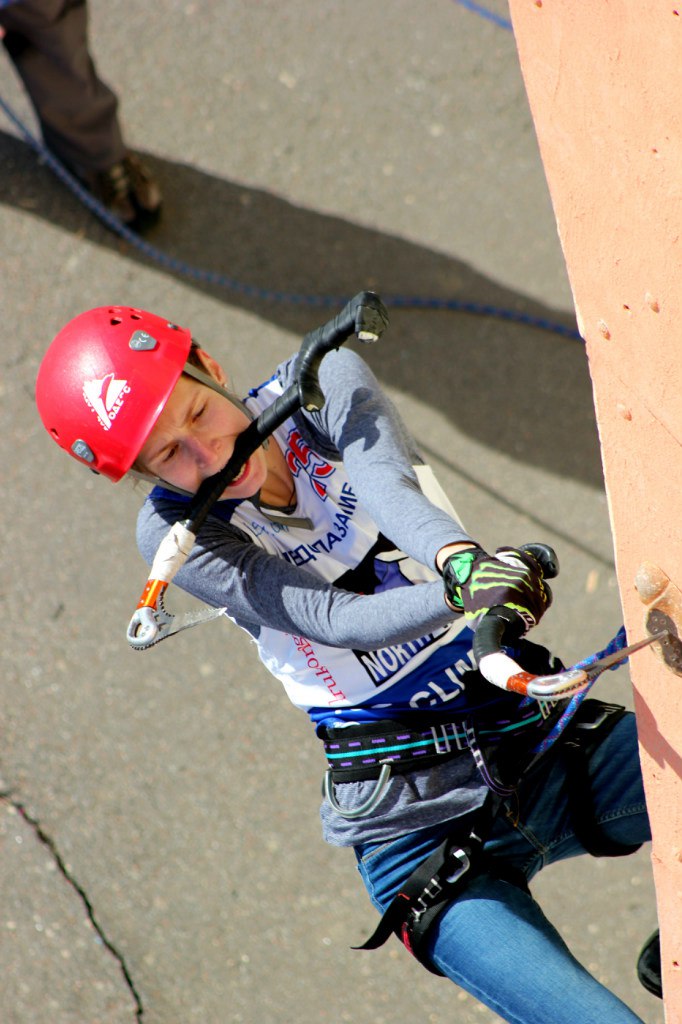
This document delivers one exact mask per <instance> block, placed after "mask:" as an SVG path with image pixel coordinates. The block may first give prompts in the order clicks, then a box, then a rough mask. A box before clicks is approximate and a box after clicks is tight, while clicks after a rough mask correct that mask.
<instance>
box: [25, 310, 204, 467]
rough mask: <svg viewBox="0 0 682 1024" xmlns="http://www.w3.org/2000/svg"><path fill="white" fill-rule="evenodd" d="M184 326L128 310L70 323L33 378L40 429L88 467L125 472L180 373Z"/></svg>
mask: <svg viewBox="0 0 682 1024" xmlns="http://www.w3.org/2000/svg"><path fill="white" fill-rule="evenodd" d="M191 344H192V339H191V336H190V332H189V331H188V330H186V329H185V328H184V327H178V326H177V325H176V324H172V323H169V322H168V321H167V320H165V319H164V318H163V317H160V316H155V315H154V314H153V313H145V312H144V310H141V309H131V308H130V307H128V306H102V307H100V308H98V309H91V310H89V311H88V312H87V313H81V315H80V316H77V317H76V318H75V319H74V320H71V321H70V322H69V323H68V324H67V325H66V326H65V327H63V328H62V330H61V331H60V332H59V334H58V335H57V336H56V338H55V339H54V341H53V342H52V344H51V345H50V347H49V348H48V350H47V352H46V353H45V356H44V358H43V361H42V363H41V364H40V369H39V370H38V379H37V381H36V402H37V404H38V411H39V412H40V416H41V419H42V421H43V424H44V425H45V429H46V430H47V431H48V432H49V433H50V434H51V435H52V437H53V438H54V440H55V441H56V442H57V444H58V445H59V446H60V447H61V448H63V449H64V450H65V451H67V452H68V453H69V454H70V455H72V456H73V457H74V458H76V459H78V460H79V461H80V462H83V463H84V464H85V465H86V466H89V467H90V469H93V470H95V471H96V472H98V473H102V474H103V475H104V476H108V477H109V478H110V479H111V480H113V481H114V482H116V481H117V480H120V479H121V477H122V476H123V475H124V474H125V473H127V472H128V470H129V469H130V467H131V466H132V464H133V462H134V461H135V459H136V458H137V456H138V455H139V453H140V450H141V448H142V446H143V445H144V443H145V441H146V440H147V438H148V437H149V434H150V432H151V430H152V427H153V426H154V424H155V423H156V421H157V419H158V417H159V415H160V413H161V411H162V409H163V407H164V405H165V404H166V401H167V400H168V396H169V395H170V393H171V391H172V390H173V388H174V387H175V384H176V382H177V380H178V378H179V377H180V374H181V373H182V371H183V370H184V368H185V362H186V360H187V354H188V352H189V350H190V347H191Z"/></svg>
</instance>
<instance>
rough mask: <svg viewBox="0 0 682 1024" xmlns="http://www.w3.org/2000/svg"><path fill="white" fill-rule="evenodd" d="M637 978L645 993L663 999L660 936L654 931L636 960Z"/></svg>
mask: <svg viewBox="0 0 682 1024" xmlns="http://www.w3.org/2000/svg"><path fill="white" fill-rule="evenodd" d="M637 977H638V978H639V980H640V981H641V983H642V985H644V988H645V989H646V990H647V992H651V994H652V995H654V996H658V998H659V999H662V998H663V986H662V985H661V941H660V934H659V932H658V931H655V932H654V934H653V935H652V936H651V938H650V939H649V940H648V941H647V943H646V944H645V946H644V948H643V949H642V952H641V953H640V954H639V959H638V960H637Z"/></svg>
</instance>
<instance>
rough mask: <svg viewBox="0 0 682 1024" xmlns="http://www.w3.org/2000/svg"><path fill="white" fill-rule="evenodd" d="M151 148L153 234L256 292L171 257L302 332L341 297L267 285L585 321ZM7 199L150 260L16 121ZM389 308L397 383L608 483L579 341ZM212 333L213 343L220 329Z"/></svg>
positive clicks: (247, 306) (383, 350)
mask: <svg viewBox="0 0 682 1024" xmlns="http://www.w3.org/2000/svg"><path fill="white" fill-rule="evenodd" d="M145 157H146V159H147V160H148V162H149V163H150V165H151V166H152V168H153V169H154V171H155V172H156V174H157V175H158V177H159V179H160V181H161V184H162V188H163V192H164V197H165V212H164V218H163V221H162V222H161V224H159V225H158V226H157V227H156V228H155V229H154V231H153V232H152V233H151V234H150V235H148V236H147V241H149V243H150V244H151V245H153V246H154V247H155V248H158V249H159V250H161V251H162V252H164V253H166V254H168V255H169V256H171V257H174V258H175V259H178V260H181V261H183V262H184V263H186V264H188V265H191V266H195V267H199V268H202V269H203V270H210V271H212V272H214V273H217V274H219V275H224V276H226V277H229V278H231V279H233V280H236V281H238V282H240V283H241V284H243V285H246V286H249V287H250V288H253V289H254V291H255V294H253V295H247V294H244V293H243V292H240V291H235V290H229V289H227V288H225V287H223V286H221V285H214V284H205V283H202V282H197V281H193V280H191V279H190V278H188V277H186V276H185V275H184V274H181V273H179V272H177V271H175V270H172V269H169V268H162V269H165V272H166V273H168V274H169V275H170V276H174V277H177V278H178V279H180V280H182V281H183V282H184V283H185V284H190V285H192V286H193V287H195V288H197V289H199V290H200V291H202V292H205V293H206V294H209V295H211V296H212V297H213V298H217V299H219V300H221V301H223V302H225V303H227V304H229V305H231V306H236V307H239V308H241V309H244V310H248V311H249V312H251V313H255V314H256V315H257V316H259V317H262V318H263V319H265V320H268V321H270V322H272V323H273V324H276V325H278V326H280V327H282V328H285V329H286V330H289V331H292V332H294V333H296V334H301V335H302V334H303V333H304V332H305V331H307V330H310V329H311V328H312V327H315V326H317V324H318V323H320V322H322V321H324V320H326V319H327V318H328V317H329V316H331V315H332V313H333V312H334V311H335V310H336V306H331V307H329V306H324V307H323V308H321V309H320V308H316V307H315V306H314V305H313V304H312V303H311V302H309V301H301V302H299V303H294V302H274V301H270V300H268V299H267V298H264V297H263V296H262V295H261V294H260V291H261V290H263V291H274V292H283V293H287V294H296V295H300V296H304V297H309V296H338V299H339V305H340V304H341V303H342V302H343V301H345V299H346V298H347V297H349V296H351V295H353V294H355V293H356V292H357V291H360V290H361V289H363V288H372V289H374V290H376V291H377V292H379V294H381V295H382V296H388V295H391V296H419V297H428V298H439V299H445V300H448V301H451V300H456V301H458V302H467V303H476V304H484V305H488V306H492V307H495V308H499V309H504V310H512V311H514V312H515V313H518V314H521V315H522V316H524V317H532V318H541V319H543V320H546V321H549V322H551V323H555V324H559V325H562V326H564V327H566V328H568V329H569V330H575V329H576V324H575V318H574V316H573V313H572V312H570V313H569V312H567V311H565V310H557V309H552V308H549V307H547V306H546V305H543V304H542V303H539V302H537V301H535V300H533V299H531V298H529V297H527V296H525V295H523V294H520V293H518V292H516V291H513V290H510V289H508V288H505V287H503V286H501V285H499V284H497V283H496V282H495V281H493V280H491V279H490V278H488V277H486V276H485V275H483V274H481V273H479V272H478V271H476V270H475V269H474V268H473V267H471V266H470V265H468V264H467V263H465V262H463V261H461V260H457V259H453V258H452V257H450V256H447V255H445V254H443V253H439V252H435V251H433V250H430V249H427V248H424V247H423V246H420V245H418V244H415V243H414V242H411V241H409V240H408V239H405V238H400V237H398V236H395V235H389V234H386V233H383V232H381V231H376V230H373V229H372V228H368V227H365V226H363V225H361V224H354V223H350V222H349V221H346V220H343V219H341V218H339V217H336V216H332V215H329V214H325V213H320V212H317V211H315V210H313V209H309V208H303V207H300V206H295V205H293V204H291V203H289V202H287V201H286V200H285V199H283V198H281V197H279V196H277V195H273V194H271V193H268V192H264V191H260V190H258V189H253V188H249V187H248V186H245V185H241V184H237V183H233V182H229V181H225V180H223V179H221V178H217V177H215V176H213V175H211V174H207V173H205V172H203V171H201V170H198V169H196V168H194V167H190V166H187V165H185V164H181V163H173V162H170V161H167V160H162V159H159V158H158V157H155V156H152V155H149V154H145ZM0 202H2V203H5V204H9V205H13V206H16V207H18V208H23V209H25V210H26V211H27V212H28V213H30V214H31V215H32V216H35V217H41V218H43V219H45V220H48V221H50V222H51V223H52V224H54V225H56V226H58V227H60V228H63V229H64V230H66V231H69V232H72V233H74V232H80V233H82V234H83V236H84V237H85V238H87V239H88V241H89V242H91V243H94V244H97V245H101V246H103V247H106V248H109V249H116V251H118V252H123V254H124V255H125V256H127V257H128V258H129V259H130V260H133V261H138V262H143V263H149V260H148V258H147V257H146V256H144V255H143V254H141V253H140V252H138V251H137V250H136V249H135V248H134V247H132V246H130V245H127V244H126V243H123V242H122V241H121V239H119V238H118V237H117V236H115V235H113V234H112V233H111V232H109V231H108V230H107V229H106V228H104V227H103V226H102V225H101V224H100V223H99V222H98V221H97V220H96V219H95V218H94V216H93V215H92V214H91V213H90V212H89V211H88V210H87V209H85V208H84V207H83V206H82V205H81V204H80V203H79V202H78V200H77V199H76V198H75V197H74V196H73V195H71V194H70V193H69V192H68V190H67V189H66V188H65V187H64V186H63V185H62V184H61V183H60V182H58V181H57V180H56V179H55V177H54V176H53V175H52V173H51V172H50V171H49V170H48V169H47V168H46V167H44V166H41V164H40V162H39V161H38V160H37V159H36V156H35V154H34V153H33V151H32V150H31V149H30V148H29V146H28V145H26V144H25V143H24V142H22V141H20V140H19V139H17V138H16V137H15V136H13V135H10V134H7V133H4V132H0ZM452 215H453V216H454V213H453V214H452ZM119 301H120V297H119ZM390 312H391V330H390V332H389V335H388V336H387V339H386V342H385V344H384V345H381V346H377V347H376V348H375V349H371V350H363V355H365V356H366V357H367V359H368V362H370V364H371V365H372V367H373V369H374V371H375V372H376V373H377V375H378V376H379V378H380V379H381V380H382V381H383V382H384V383H386V384H388V385H390V386H391V387H394V388H397V389H399V390H401V391H402V392H404V393H406V394H409V395H413V396H414V397H415V398H417V399H418V400H420V401H422V402H425V401H428V402H429V403H430V405H431V406H432V407H433V408H434V409H435V410H437V411H438V412H440V413H441V414H442V415H444V416H445V417H447V418H448V419H449V420H450V421H451V422H452V423H453V424H454V425H455V426H456V427H457V428H458V429H459V430H460V431H462V432H464V433H465V434H467V435H469V436H470V437H472V438H473V439H474V440H476V441H478V442H480V443H483V444H484V445H486V446H487V447H489V448H491V449H493V450H496V451H498V452H501V453H503V454H505V455H508V456H510V457H511V458H513V459H515V460H517V461H519V462H522V463H525V464H528V465H530V466H534V467H537V468H538V469H541V470H547V471H550V472H552V473H554V474H556V475H559V476H563V477H569V478H572V479H575V480H577V481H580V482H582V483H585V484H588V485H589V486H592V487H597V488H601V487H602V471H601V463H600V458H599V447H598V437H597V430H596V425H595V416H594V408H593V402H592V390H591V383H590V378H589V372H588V367H587V359H586V356H585V352H584V349H583V345H582V343H581V342H580V341H576V340H573V339H571V338H565V337H561V336H559V335H558V334H555V333H551V332H549V331H547V330H543V329H539V328H535V327H530V326H528V325H526V324H518V323H512V322H507V321H505V320H503V319H498V318H496V317H494V316H478V315H476V316H474V315H469V314H466V313H455V312H449V311H427V310H410V309H405V308H393V309H390ZM200 340H201V341H202V342H203V343H204V344H205V345H206V347H207V348H209V349H210V347H211V344H210V339H205V338H202V339H200ZM237 346H238V341H235V349H236V348H237ZM423 440H424V441H426V442H428V438H424V439H423ZM569 441H570V443H569Z"/></svg>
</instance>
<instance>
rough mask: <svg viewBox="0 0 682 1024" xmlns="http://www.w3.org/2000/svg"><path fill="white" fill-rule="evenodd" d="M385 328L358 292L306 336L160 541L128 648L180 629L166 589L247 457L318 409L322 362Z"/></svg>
mask: <svg viewBox="0 0 682 1024" xmlns="http://www.w3.org/2000/svg"><path fill="white" fill-rule="evenodd" d="M387 324H388V313H387V311H386V308H385V306H384V304H383V303H382V301H381V299H380V298H379V296H378V295H376V294H375V293H374V292H369V291H365V292H359V294H358V295H356V296H355V297H354V298H353V299H351V300H350V302H348V303H347V304H346V305H345V306H344V307H343V309H342V310H341V312H340V313H339V314H338V315H337V316H335V317H334V318H333V319H332V320H329V321H328V323H326V324H323V325H322V326H321V327H318V328H316V329H315V330H314V331H310V332H309V333H308V334H306V336H305V337H304V339H303V341H302V342H301V347H300V350H299V353H298V356H297V358H296V364H295V367H294V382H293V383H292V384H291V385H290V386H289V387H288V388H287V390H286V391H285V392H284V393H283V394H282V395H280V397H279V398H277V399H276V400H275V401H274V402H273V404H272V405H270V406H268V408H267V409H264V410H263V412H262V413H261V414H260V415H259V416H258V417H257V418H256V419H255V420H254V421H253V422H252V423H250V424H249V426H248V427H247V428H246V430H244V431H243V432H242V433H241V434H240V435H239V436H238V437H237V440H236V443H235V446H234V450H233V452H232V455H231V456H230V458H229V459H228V461H227V463H226V464H225V466H224V467H223V468H222V469H221V470H219V472H218V473H215V474H214V475H213V476H211V477H208V478H207V479H206V480H204V482H203V483H202V484H201V486H200V488H199V490H198V491H197V493H196V494H195V496H194V498H193V499H192V501H191V503H190V506H189V512H188V515H187V518H186V519H183V520H180V521H178V522H177V523H175V524H174V525H173V526H172V527H171V528H170V530H169V531H168V533H167V534H166V536H165V537H164V539H163V540H162V541H161V544H160V545H159V548H158V550H157V552H156V555H155V556H154V561H153V562H152V566H151V570H150V574H149V578H148V580H147V584H146V586H145V588H144V590H143V592H142V596H141V597H140V600H139V602H138V604H137V608H136V609H135V612H134V614H133V616H132V618H131V620H130V623H129V625H128V630H127V637H128V643H129V644H130V645H131V647H134V648H135V649H137V650H144V649H145V648H147V647H151V646H152V644H155V643H157V642H158V641H159V640H162V639H163V638H164V637H165V636H169V635H170V634H171V633H175V632H177V631H178V628H181V627H180V625H179V624H178V623H175V622H174V617H173V616H172V615H171V614H170V613H169V612H167V611H166V609H165V608H164V603H163V598H164V594H165V592H166V590H167V589H168V586H169V584H170V583H171V581H172V580H173V578H174V577H175V575H176V573H177V572H178V571H179V570H180V569H181V568H182V566H183V565H184V564H185V562H186V561H187V558H188V557H189V554H190V552H191V550H192V547H193V546H194V542H195V540H196V537H197V534H198V533H199V530H200V529H201V526H202V525H203V523H204V522H205V520H206V518H207V517H208V515H209V513H210V511H211V508H212V507H213V505H214V504H215V502H216V501H218V499H219V498H220V496H221V495H222V493H223V491H224V490H225V488H226V487H227V486H228V484H229V483H231V481H232V480H234V479H235V478H236V477H237V476H238V475H239V473H240V472H241V470H242V467H243V466H244V464H245V463H246V461H247V460H248V459H249V458H250V456H251V455H253V453H254V452H255V451H256V450H257V449H258V448H260V446H261V445H262V444H263V442H264V441H265V440H266V438H268V437H270V435H271V434H272V433H273V432H274V431H275V430H276V429H277V428H278V427H280V426H281V425H282V424H283V423H284V422H285V421H286V420H287V419H289V417H290V416H291V415H293V413H295V412H297V411H298V410H299V409H301V408H303V409H305V410H306V411H308V412H314V411H316V410H319V409H321V408H322V406H323V405H324V394H323V393H322V389H321V387H320V383H319V379H318V375H319V369H320V364H321V362H322V359H323V358H324V356H325V355H326V354H327V353H328V352H331V350H332V349H336V348H340V346H341V345H343V343H344V342H346V341H347V340H348V339H349V338H350V337H351V336H352V335H353V334H356V335H357V336H358V338H359V339H360V341H363V342H374V341H377V340H378V338H379V337H380V336H381V335H382V334H383V332H384V330H385V329H386V326H387Z"/></svg>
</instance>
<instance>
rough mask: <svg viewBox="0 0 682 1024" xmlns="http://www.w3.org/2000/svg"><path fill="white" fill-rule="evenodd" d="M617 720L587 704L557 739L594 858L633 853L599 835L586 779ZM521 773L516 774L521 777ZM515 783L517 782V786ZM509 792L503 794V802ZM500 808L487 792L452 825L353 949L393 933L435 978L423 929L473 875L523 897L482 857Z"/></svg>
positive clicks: (516, 876) (520, 878) (581, 837)
mask: <svg viewBox="0 0 682 1024" xmlns="http://www.w3.org/2000/svg"><path fill="white" fill-rule="evenodd" d="M624 714H625V708H624V707H622V706H621V705H619V704H607V703H604V702H603V701H600V700H594V699H590V700H588V701H585V703H584V704H582V705H581V708H580V710H579V713H578V714H577V715H576V717H575V718H574V719H573V720H572V722H571V723H570V726H569V727H568V728H567V729H566V730H565V732H564V733H563V736H562V750H561V752H560V754H559V756H561V757H563V758H564V760H565V765H566V780H567V786H568V808H569V814H570V817H571V824H572V827H573V831H574V833H575V836H576V838H577V839H578V841H579V842H580V843H581V845H582V846H583V847H584V849H585V850H586V851H587V853H589V854H591V855H592V856H594V857H620V856H626V855H628V854H630V853H634V852H635V851H636V850H638V849H639V846H629V845H625V844H621V843H617V842H615V841H614V840H611V839H610V838H608V837H607V836H606V835H605V834H604V832H603V830H602V829H601V827H600V825H599V823H598V821H597V820H596V811H595V806H594V802H593V799H592V788H591V781H590V776H589V758H590V756H591V754H592V753H593V752H594V750H595V749H596V748H597V746H598V745H599V744H600V743H602V742H603V740H604V739H605V738H606V736H608V733H609V732H610V731H611V729H613V728H614V727H615V726H616V725H617V724H618V722H619V721H620V719H621V718H622V716H623V715H624ZM536 760H537V759H536ZM529 767H530V765H528V766H526V767H524V769H523V772H522V773H521V774H524V773H525V772H526V771H528V770H529ZM520 779H521V775H519V780H518V781H519V782H520ZM515 788H516V787H510V788H509V789H508V795H511V793H512V792H513V791H514V789H515ZM504 807H505V795H504V794H503V793H501V792H499V791H492V792H490V793H489V794H488V797H487V799H486V801H485V803H484V804H483V806H482V807H481V808H479V809H478V810H477V811H474V812H472V813H471V814H469V815H465V816H463V818H461V819H458V820H457V821H456V822H455V823H454V826H453V831H452V832H451V833H450V834H449V835H448V836H447V837H446V838H445V839H444V840H443V841H442V842H441V844H440V846H439V847H438V848H437V849H436V850H435V851H434V853H432V854H431V855H430V856H429V857H428V858H427V859H426V860H424V861H423V862H422V863H421V864H420V865H419V866H418V867H417V868H416V869H415V871H413V872H412V874H410V875H409V876H408V877H407V878H406V879H405V881H404V882H403V883H402V885H401V887H400V890H399V892H398V893H397V895H396V896H395V897H394V898H393V900H392V901H391V903H390V904H389V905H388V907H387V908H386V910H385V911H384V913H383V915H382V917H381V919H380V921H379V923H378V925H377V927H376V928H375V930H374V932H373V933H372V935H371V936H370V937H369V939H367V940H366V942H364V943H363V944H362V945H359V946H355V947H353V948H354V949H361V950H366V949H378V948H379V947H380V946H382V945H383V944H384V943H385V942H386V941H387V940H388V938H390V936H391V934H395V935H397V937H398V938H399V939H400V940H401V942H402V943H403V944H404V945H405V947H406V948H407V950H408V951H409V952H410V953H411V954H412V955H413V956H414V957H415V958H416V959H417V960H418V961H419V962H420V963H421V964H422V965H423V966H424V967H426V969H427V970H428V971H430V972H431V973H432V974H437V975H442V972H441V971H439V970H438V968H437V967H436V966H435V965H434V963H433V962H432V960H431V959H430V957H429V954H428V940H429V936H430V933H431V929H432V928H433V926H434V924H435V923H436V921H437V919H438V917H439V915H440V914H441V913H442V912H443V911H444V910H445V909H446V908H447V907H448V906H449V905H450V904H451V903H452V901H453V900H455V899H457V898H459V897H460V896H461V895H462V893H463V892H464V891H465V889H466V888H467V887H468V886H469V885H470V884H471V883H472V882H473V881H474V879H475V878H476V877H477V876H478V875H480V874H482V873H484V872H485V873H488V874H490V875H492V876H493V877H495V878H499V879H501V880H503V881H506V882H508V883H510V884H512V885H516V886H517V887H518V888H520V889H522V890H523V891H525V892H529V889H528V883H527V880H526V878H525V875H524V874H523V873H522V872H521V871H519V870H517V869H514V868H510V867H509V866H508V865H505V864H503V863H501V862H499V861H496V860H495V859H494V858H493V857H491V856H490V855H488V854H487V853H486V850H485V843H486V841H487V839H488V837H489V835H490V832H491V830H492V827H493V825H494V823H495V819H496V817H497V815H498V814H499V813H500V812H501V811H502V810H503V809H504Z"/></svg>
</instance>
